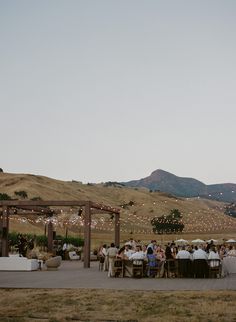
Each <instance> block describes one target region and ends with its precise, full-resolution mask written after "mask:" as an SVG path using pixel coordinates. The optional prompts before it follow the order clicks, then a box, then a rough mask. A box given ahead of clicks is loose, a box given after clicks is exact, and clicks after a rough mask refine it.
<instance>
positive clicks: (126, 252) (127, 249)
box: [124, 243, 134, 259]
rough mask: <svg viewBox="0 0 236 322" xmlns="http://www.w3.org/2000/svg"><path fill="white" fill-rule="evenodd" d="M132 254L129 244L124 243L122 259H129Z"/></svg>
mask: <svg viewBox="0 0 236 322" xmlns="http://www.w3.org/2000/svg"><path fill="white" fill-rule="evenodd" d="M133 253H134V250H133V249H132V246H131V245H130V244H129V243H126V244H125V249H124V258H125V259H129V258H130V256H131V255H132V254H133Z"/></svg>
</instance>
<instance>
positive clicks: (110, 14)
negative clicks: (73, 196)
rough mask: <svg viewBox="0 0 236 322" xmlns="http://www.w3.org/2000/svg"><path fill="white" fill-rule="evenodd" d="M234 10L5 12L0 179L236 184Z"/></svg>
mask: <svg viewBox="0 0 236 322" xmlns="http://www.w3.org/2000/svg"><path fill="white" fill-rule="evenodd" d="M235 17H236V1H234V0H224V1H223V0H221V1H219V0H198V1H190V0H178V1H176V0H165V1H159V0H145V1H144V0H142V1H141V0H119V1H115V0H99V1H98V0H93V1H92V0H84V1H80V0H50V1H48V0H40V1H32V0H28V1H25V0H21V1H19V0H0V121H1V126H0V137H1V145H0V167H1V168H2V169H3V170H4V172H10V173H32V174H38V175H44V176H48V177H52V178H56V179H61V180H68V181H70V180H78V181H82V182H84V183H87V182H94V183H95V182H106V181H129V180H134V179H140V178H144V177H146V176H148V175H150V174H151V172H152V171H154V170H156V169H162V170H165V171H168V172H171V173H173V174H175V175H177V176H180V177H192V178H195V179H198V180H200V181H202V182H204V183H206V184H213V183H226V182H231V183H236V171H235V166H236V148H235V127H236V19H235Z"/></svg>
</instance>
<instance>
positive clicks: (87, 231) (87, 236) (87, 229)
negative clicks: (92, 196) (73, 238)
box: [84, 201, 91, 268]
mask: <svg viewBox="0 0 236 322" xmlns="http://www.w3.org/2000/svg"><path fill="white" fill-rule="evenodd" d="M90 244H91V208H90V202H89V201H86V203H85V218H84V268H89V267H90Z"/></svg>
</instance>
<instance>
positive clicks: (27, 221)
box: [0, 173, 236, 239]
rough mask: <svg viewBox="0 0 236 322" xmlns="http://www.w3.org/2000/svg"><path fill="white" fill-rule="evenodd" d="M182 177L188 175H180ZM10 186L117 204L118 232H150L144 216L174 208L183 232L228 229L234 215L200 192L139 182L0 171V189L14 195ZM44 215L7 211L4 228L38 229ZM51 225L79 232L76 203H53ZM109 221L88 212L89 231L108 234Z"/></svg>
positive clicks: (234, 225) (234, 224) (31, 193)
mask: <svg viewBox="0 0 236 322" xmlns="http://www.w3.org/2000/svg"><path fill="white" fill-rule="evenodd" d="M186 182H188V180H187V181H186ZM16 191H25V192H26V194H27V196H28V198H29V199H32V198H39V197H40V198H41V199H43V200H92V201H95V202H100V203H101V202H102V203H104V204H106V205H111V206H114V207H119V208H120V209H121V238H123V239H125V238H128V237H130V236H131V235H132V236H145V235H147V239H149V238H150V236H151V235H153V234H152V226H151V224H150V220H151V219H152V218H153V217H155V216H157V217H158V216H161V215H166V214H169V212H170V210H171V209H179V210H180V211H181V213H182V215H183V223H184V225H185V228H184V233H196V234H208V235H209V236H210V234H212V233H225V234H226V233H232V232H235V229H236V219H235V218H232V217H230V216H228V215H225V213H224V212H225V209H226V204H225V203H222V202H219V201H214V200H209V199H208V200H207V199H203V198H180V197H174V196H172V195H170V194H166V193H163V192H150V191H149V190H148V189H145V188H137V187H136V188H131V187H126V186H123V185H121V184H118V183H112V182H109V183H104V184H82V183H81V182H77V181H71V182H69V181H60V180H55V179H51V178H48V177H44V176H36V175H31V174H10V173H0V193H6V194H8V195H10V196H11V197H12V198H16V195H15V192H16ZM45 220H47V219H46V218H44V217H43V216H32V215H29V214H26V215H25V217H24V218H22V217H19V216H17V215H14V216H11V220H10V230H17V231H22V232H26V231H30V232H32V233H42V232H43V231H44V224H45ZM53 222H54V224H55V227H56V230H57V232H59V233H62V234H63V233H64V232H65V229H69V231H70V233H74V234H78V233H79V234H81V233H82V232H83V220H82V219H81V218H79V217H78V209H74V208H71V209H68V208H67V209H66V208H63V209H59V210H58V211H57V215H56V216H55V218H53ZM113 226H114V221H113V219H112V218H111V216H109V215H106V214H104V215H103V214H101V215H94V216H93V220H92V228H93V230H92V231H93V234H96V235H102V234H104V236H105V235H106V234H111V232H112V231H113V229H114V228H113Z"/></svg>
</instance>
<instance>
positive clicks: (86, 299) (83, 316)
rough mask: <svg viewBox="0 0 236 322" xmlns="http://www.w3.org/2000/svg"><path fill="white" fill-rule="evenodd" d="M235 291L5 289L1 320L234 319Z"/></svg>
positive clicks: (139, 321) (134, 321)
mask: <svg viewBox="0 0 236 322" xmlns="http://www.w3.org/2000/svg"><path fill="white" fill-rule="evenodd" d="M235 303H236V292H235V291H207V292H198V291H184V292H174V291H173V292H160V291H145V292H143V291H115V290H97V289H96V290H86V289H77V290H71V289H70V290H69V289H64V290H62V289H53V290H51V289H50V290H49V289H1V290H0V321H1V322H13V321H14V322H24V321H25V322H28V321H37V322H59V321H65V322H66V321H91V322H96V321H97V322H98V321H99V322H102V321H103V322H105V321H106V322H108V321H109V322H114V321H117V322H128V321H129V322H143V321H144V322H151V321H161V322H162V321H163V322H164V321H165V322H166V321H167V322H169V321H170V322H172V321H201V322H202V321H208V322H210V321H217V322H219V321H227V322H230V321H236V307H235Z"/></svg>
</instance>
